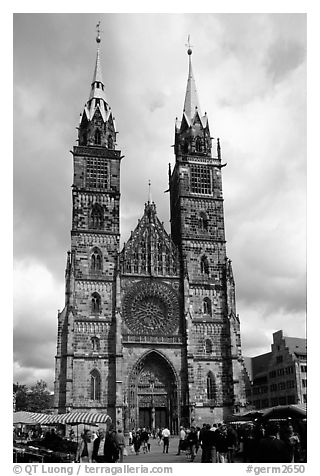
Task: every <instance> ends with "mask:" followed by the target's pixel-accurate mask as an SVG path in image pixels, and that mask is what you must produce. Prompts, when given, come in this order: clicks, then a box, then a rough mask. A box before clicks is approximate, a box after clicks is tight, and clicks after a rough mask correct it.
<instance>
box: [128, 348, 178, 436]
mask: <svg viewBox="0 0 320 476" xmlns="http://www.w3.org/2000/svg"><path fill="white" fill-rule="evenodd" d="M128 407H129V412H128V413H129V414H128V419H129V421H128V426H129V428H130V429H132V428H138V427H140V428H149V429H150V430H151V431H152V430H155V429H156V428H164V427H165V426H167V427H168V428H169V429H170V431H171V433H173V434H177V433H178V428H179V413H180V409H179V399H178V382H177V376H176V373H175V371H174V369H173V367H172V365H171V363H170V362H169V361H168V360H167V358H166V357H165V356H164V355H163V354H161V353H160V352H158V351H149V352H147V353H146V354H145V355H144V356H143V357H142V358H141V359H140V360H139V361H138V362H137V364H136V365H135V367H134V368H133V370H132V372H131V374H130V378H129V395H128Z"/></svg>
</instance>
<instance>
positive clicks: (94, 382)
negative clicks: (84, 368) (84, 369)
mask: <svg viewBox="0 0 320 476" xmlns="http://www.w3.org/2000/svg"><path fill="white" fill-rule="evenodd" d="M90 377H91V382H90V387H91V388H90V390H91V391H90V398H91V400H100V394H101V377H100V373H99V372H98V370H97V369H94V370H92V371H91V372H90Z"/></svg>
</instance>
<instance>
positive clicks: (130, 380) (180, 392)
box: [55, 34, 246, 433]
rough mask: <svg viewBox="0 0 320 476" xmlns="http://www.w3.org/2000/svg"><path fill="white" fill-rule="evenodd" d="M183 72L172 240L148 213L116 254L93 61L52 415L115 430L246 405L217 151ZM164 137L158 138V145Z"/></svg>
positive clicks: (109, 135)
mask: <svg viewBox="0 0 320 476" xmlns="http://www.w3.org/2000/svg"><path fill="white" fill-rule="evenodd" d="M187 53H188V59H189V74H188V79H187V89H186V94H185V102H184V109H183V113H182V118H181V121H178V120H176V124H175V146H174V152H175V165H174V168H173V170H171V168H170V167H169V192H170V221H171V230H170V231H171V235H170V234H168V233H167V231H166V230H165V229H164V226H163V224H162V223H161V221H160V220H159V218H158V216H157V211H156V205H155V203H153V202H150V201H148V202H147V203H146V204H145V207H144V211H143V215H142V218H141V219H140V220H139V222H138V225H137V227H136V229H135V230H134V231H133V232H132V233H131V236H130V237H129V238H128V240H127V242H126V243H125V245H124V246H123V248H122V249H120V214H119V205H120V164H121V159H122V157H121V152H120V150H119V149H118V148H117V138H116V134H117V131H116V126H115V122H114V117H113V114H112V110H111V108H110V105H109V103H108V100H107V96H106V92H105V86H104V82H103V77H102V69H101V62H100V36H99V34H98V36H97V56H96V62H95V69H94V75H93V80H92V84H91V90H90V95H89V99H88V100H87V102H86V105H85V107H84V110H83V113H82V115H81V118H80V125H79V128H78V144H77V145H76V146H74V147H73V151H72V155H73V170H74V175H73V185H72V230H71V251H69V252H68V257H67V265H66V272H65V307H64V309H63V311H62V312H59V313H58V335H57V355H56V366H55V408H56V411H57V412H59V413H65V412H69V411H72V410H83V411H89V410H90V411H98V412H106V413H108V414H109V415H110V416H111V417H112V419H113V422H114V424H115V425H116V426H118V427H122V428H124V430H125V431H128V429H131V428H133V427H138V426H147V427H150V428H156V427H161V426H165V425H168V426H169V428H170V430H171V431H172V432H173V433H177V431H178V428H179V425H180V424H183V425H201V426H202V423H203V422H209V423H213V422H219V421H222V420H223V419H225V418H226V416H228V415H229V414H231V413H233V412H235V411H239V410H240V409H241V407H244V406H245V404H246V395H245V383H244V382H245V380H244V377H245V369H244V364H243V359H242V355H241V342H240V323H239V317H238V315H237V314H236V304H235V282H234V277H233V273H232V266H231V261H230V260H229V259H228V258H227V255H226V240H225V228H224V212H223V194H222V178H221V172H222V168H223V164H222V161H221V150H220V144H219V140H217V142H216V143H214V148H213V139H212V137H211V135H210V129H209V122H208V117H207V115H206V114H205V115H204V116H203V115H202V114H201V111H200V106H199V100H198V95H197V90H196V85H195V80H194V75H193V71H192V62H191V56H192V50H191V48H189V49H188V51H187ZM168 140H169V138H168Z"/></svg>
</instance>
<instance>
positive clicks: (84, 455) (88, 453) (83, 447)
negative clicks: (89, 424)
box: [76, 430, 93, 463]
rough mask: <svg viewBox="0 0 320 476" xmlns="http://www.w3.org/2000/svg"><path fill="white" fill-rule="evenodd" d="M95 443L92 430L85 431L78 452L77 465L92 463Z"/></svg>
mask: <svg viewBox="0 0 320 476" xmlns="http://www.w3.org/2000/svg"><path fill="white" fill-rule="evenodd" d="M92 453H93V441H92V433H91V430H84V433H83V435H82V438H81V440H80V443H79V445H78V448H77V452H76V462H77V463H92Z"/></svg>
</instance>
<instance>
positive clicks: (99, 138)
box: [94, 100, 101, 145]
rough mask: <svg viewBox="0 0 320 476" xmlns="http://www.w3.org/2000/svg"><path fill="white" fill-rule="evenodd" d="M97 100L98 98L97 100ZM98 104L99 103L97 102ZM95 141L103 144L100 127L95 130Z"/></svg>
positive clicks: (97, 143) (96, 143)
mask: <svg viewBox="0 0 320 476" xmlns="http://www.w3.org/2000/svg"><path fill="white" fill-rule="evenodd" d="M96 101H97V100H96ZM96 105H97V104H96ZM94 143H95V145H101V131H100V130H99V129H96V130H95V133H94Z"/></svg>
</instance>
